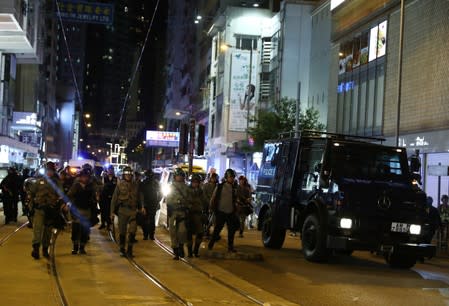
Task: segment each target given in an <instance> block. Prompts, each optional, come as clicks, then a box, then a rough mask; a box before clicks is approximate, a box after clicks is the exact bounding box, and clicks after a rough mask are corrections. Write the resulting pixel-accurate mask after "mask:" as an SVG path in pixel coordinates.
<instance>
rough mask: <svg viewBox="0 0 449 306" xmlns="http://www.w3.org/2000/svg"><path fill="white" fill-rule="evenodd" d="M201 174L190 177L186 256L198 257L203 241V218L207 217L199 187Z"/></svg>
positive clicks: (206, 206) (204, 201) (201, 190)
mask: <svg viewBox="0 0 449 306" xmlns="http://www.w3.org/2000/svg"><path fill="white" fill-rule="evenodd" d="M200 184H201V175H199V174H193V175H192V178H191V179H190V200H191V206H190V210H189V221H188V228H187V250H188V256H189V257H192V256H193V255H195V257H199V249H200V245H201V242H202V241H203V220H204V219H207V214H206V212H207V210H208V202H207V200H206V197H205V194H204V192H203V189H201V187H200ZM194 235H195V246H194V247H193V250H192V246H193V236H194Z"/></svg>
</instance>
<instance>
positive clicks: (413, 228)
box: [409, 224, 421, 235]
mask: <svg viewBox="0 0 449 306" xmlns="http://www.w3.org/2000/svg"><path fill="white" fill-rule="evenodd" d="M409 231H410V234H412V235H419V234H421V225H418V224H412V225H410V229H409Z"/></svg>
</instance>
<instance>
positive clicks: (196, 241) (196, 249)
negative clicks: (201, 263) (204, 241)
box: [193, 238, 201, 257]
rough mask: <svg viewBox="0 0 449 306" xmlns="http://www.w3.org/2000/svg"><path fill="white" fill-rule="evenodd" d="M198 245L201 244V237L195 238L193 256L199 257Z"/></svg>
mask: <svg viewBox="0 0 449 306" xmlns="http://www.w3.org/2000/svg"><path fill="white" fill-rule="evenodd" d="M200 245H201V239H198V238H197V239H195V246H194V248H193V255H194V256H195V257H200V254H199V251H200Z"/></svg>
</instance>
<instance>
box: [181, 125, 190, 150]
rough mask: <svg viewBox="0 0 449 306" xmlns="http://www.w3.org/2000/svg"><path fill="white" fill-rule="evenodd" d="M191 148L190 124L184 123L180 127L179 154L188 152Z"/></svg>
mask: <svg viewBox="0 0 449 306" xmlns="http://www.w3.org/2000/svg"><path fill="white" fill-rule="evenodd" d="M188 150H189V125H188V124H187V123H182V124H181V127H180V129H179V154H187V153H188Z"/></svg>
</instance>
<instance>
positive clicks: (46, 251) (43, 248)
mask: <svg viewBox="0 0 449 306" xmlns="http://www.w3.org/2000/svg"><path fill="white" fill-rule="evenodd" d="M42 256H44V257H45V258H50V254H48V246H45V245H44V246H42Z"/></svg>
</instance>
